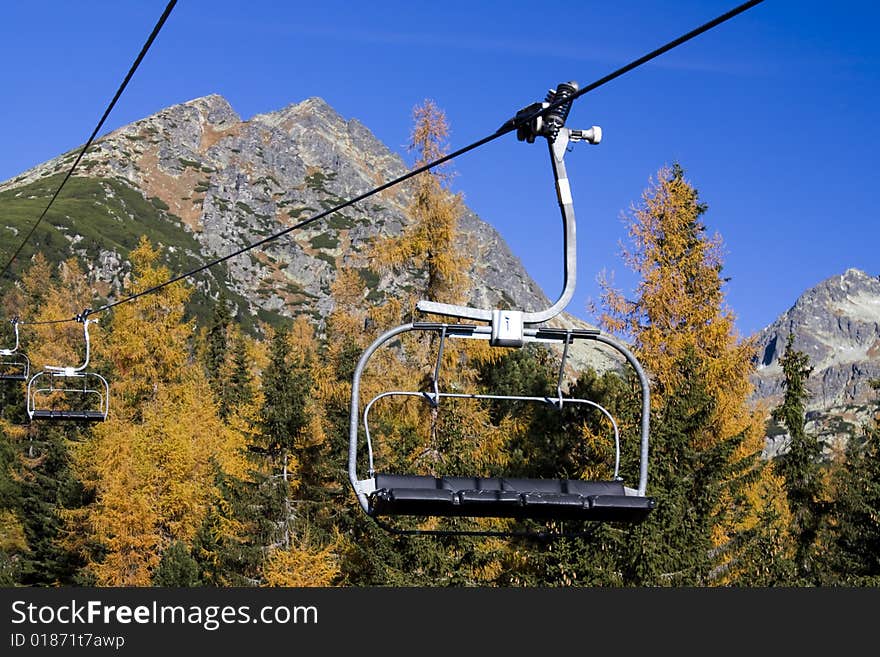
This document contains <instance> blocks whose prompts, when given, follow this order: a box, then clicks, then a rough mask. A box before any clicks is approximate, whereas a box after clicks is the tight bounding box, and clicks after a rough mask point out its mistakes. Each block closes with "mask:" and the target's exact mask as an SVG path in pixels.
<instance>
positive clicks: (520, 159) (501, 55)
mask: <svg viewBox="0 0 880 657" xmlns="http://www.w3.org/2000/svg"><path fill="white" fill-rule="evenodd" d="M166 4H167V0H127V1H124V2H119V1H118V0H115V1H109V0H83V1H82V2H77V3H70V2H61V1H60V0H53V1H49V2H36V1H29V2H24V1H23V0H9V1H8V2H5V3H4V20H3V22H2V24H0V58H2V61H3V62H4V66H3V73H4V75H3V77H4V98H3V102H2V103H0V143H2V145H3V147H2V149H0V180H5V179H8V178H11V177H13V176H15V175H17V174H18V173H20V172H21V171H23V170H25V169H27V168H29V167H31V166H33V165H35V164H38V163H40V162H42V161H45V160H47V159H49V158H51V157H53V156H55V155H57V154H59V153H61V152H64V151H67V150H70V149H72V148H75V147H76V146H78V145H81V144H83V143H84V142H85V141H86V139H87V138H88V136H89V134H90V133H91V131H92V130H93V128H94V126H95V125H96V123H97V121H98V119H99V118H100V116H101V113H102V112H103V110H104V108H105V107H106V105H107V103H108V102H109V100H110V99H111V97H112V96H113V93H114V92H115V91H116V89H117V87H118V86H119V84H120V82H121V81H122V79H123V77H124V76H125V74H126V72H127V71H128V69H129V67H130V66H131V63H132V62H133V61H134V58H135V57H136V55H137V53H138V52H139V50H140V48H141V46H142V45H143V43H144V41H145V40H146V38H147V36H148V34H149V33H150V31H151V29H152V28H153V25H154V24H155V23H156V20H157V19H158V18H159V16H160V15H161V13H162V11H163V10H164V8H165V6H166ZM738 4H739V2H737V1H736V0H733V1H726V2H722V1H716V0H704V1H700V2H698V1H694V0H678V1H676V2H668V1H661V0H642V1H636V0H633V1H626V0H625V1H623V2H594V1H588V0H581V1H578V2H566V1H558V2H554V3H544V4H541V3H535V2H525V1H522V0H507V1H506V2H504V3H495V2H479V1H476V0H470V1H469V2H464V1H461V0H447V1H445V2H443V3H437V2H421V1H418V0H407V1H405V2H398V1H396V0H395V1H389V2H375V3H352V2H339V1H337V0H324V1H323V2H320V3H301V2H277V1H272V0H249V1H248V2H233V1H231V0H230V1H226V0H211V1H208V0H179V1H178V3H177V5H176V7H175V8H174V10H173V11H172V13H171V16H170V17H169V19H168V22H167V23H166V25H165V26H164V28H163V29H162V32H161V33H160V35H159V37H158V39H157V40H156V42H155V43H154V44H153V46H152V48H151V50H150V52H149V54H148V55H147V57H146V59H145V60H144V62H143V63H142V64H141V66H140V68H139V69H138V71H137V72H136V73H135V76H134V78H133V79H132V81H131V83H130V84H129V85H128V88H127V89H126V91H125V93H124V94H123V95H122V97H121V99H120V101H119V102H118V104H117V106H116V108H115V109H114V111H113V112H112V113H111V115H110V117H109V119H108V122H107V123H106V124H105V128H104V130H103V131H102V133H101V134H104V133H106V132H109V131H110V130H112V129H114V128H117V127H119V126H121V125H124V124H126V123H129V122H131V121H134V120H137V119H139V118H142V117H144V116H147V115H149V114H151V113H153V112H156V111H158V110H160V109H162V108H163V107H166V106H168V105H172V104H175V103H180V102H184V101H187V100H190V99H192V98H196V97H198V96H203V95H206V94H210V93H219V94H221V95H223V96H224V97H225V98H226V99H227V100H229V102H230V103H231V104H232V106H233V108H234V109H235V110H236V111H237V112H238V113H239V114H240V115H241V116H242V118H249V117H251V116H253V115H254V114H257V113H262V112H268V111H272V110H276V109H280V108H282V107H285V106H286V105H289V104H291V103H295V102H299V101H301V100H304V99H306V98H308V97H311V96H320V97H322V98H324V99H325V100H326V101H327V102H328V103H330V105H332V106H333V107H334V108H335V109H336V110H337V111H338V112H339V113H340V114H342V115H343V116H344V117H346V118H355V119H358V120H359V121H361V122H362V123H364V124H365V125H366V126H367V127H368V128H370V129H371V130H372V131H373V132H374V133H375V134H376V136H377V137H378V138H379V139H380V140H381V141H383V142H384V143H385V144H387V145H388V146H389V147H390V148H391V149H392V150H394V151H397V152H399V153H400V154H401V155H402V156H403V157H404V158H405V159H406V160H407V161H410V158H409V156H408V154H407V153H406V150H405V144H406V142H407V138H408V134H409V130H410V127H411V112H412V108H413V107H414V106H415V105H417V104H419V103H420V102H422V101H423V100H424V99H426V98H431V99H433V100H434V101H435V102H436V103H437V104H438V105H439V106H440V107H441V108H442V109H443V110H444V111H445V112H446V114H447V117H448V120H449V123H450V126H451V135H450V146H451V147H452V149H456V148H459V147H461V146H465V145H467V144H469V143H471V142H473V141H476V140H477V139H480V138H482V137H484V136H486V135H488V134H491V133H492V132H494V130H496V129H497V128H498V127H499V126H500V125H501V123H503V122H504V121H505V120H506V119H508V118H510V117H511V116H513V114H515V113H516V111H517V110H518V109H519V108H521V107H523V106H525V105H528V104H529V103H531V102H534V101H537V100H541V99H542V98H543V96H544V94H545V92H546V91H547V89H548V88H550V87H555V86H556V84H558V83H559V82H563V81H568V80H575V81H577V82H579V83H580V84H581V85H582V86H584V85H586V84H588V83H590V82H592V81H594V80H596V79H599V78H601V77H602V76H604V75H606V74H607V73H609V72H611V71H613V70H615V69H617V68H619V67H620V66H622V65H624V64H626V63H628V62H629V61H631V60H633V59H636V58H637V57H639V56H641V55H643V54H645V53H647V52H648V51H650V50H653V49H654V48H656V47H658V46H660V45H662V44H664V43H666V42H667V41H670V40H672V39H673V38H675V37H677V36H679V35H681V34H683V33H685V32H687V31H689V30H691V29H693V28H694V27H696V26H698V25H701V24H703V23H705V22H706V21H708V20H710V19H712V18H714V17H715V16H717V15H719V14H722V13H724V12H725V11H727V10H728V9H731V8H732V7H734V6H736V5H738ZM878 22H880V5H878V4H876V3H873V2H865V1H861V0H854V1H852V2H846V3H827V2H825V3H820V2H814V1H812V0H803V1H794V0H789V1H786V0H765V1H764V2H763V3H761V4H759V5H757V6H756V7H754V8H752V9H749V10H748V11H746V12H745V13H743V14H741V15H740V16H738V17H736V18H733V19H732V20H731V21H728V22H727V23H724V24H722V25H721V26H719V27H716V28H714V29H713V30H710V31H709V32H707V33H705V34H703V35H702V36H699V37H697V38H696V39H695V40H693V41H691V42H689V43H687V44H685V45H683V46H681V47H679V48H677V49H676V50H674V51H672V52H670V53H667V54H665V55H663V56H662V57H661V58H659V59H657V60H655V61H654V62H652V63H649V64H647V65H645V66H643V67H641V68H639V69H637V70H635V71H632V72H630V73H628V74H626V75H625V76H623V77H621V78H618V79H617V80H615V81H613V82H611V83H609V84H608V85H605V86H604V87H602V88H600V89H598V90H596V91H594V92H592V93H590V94H586V95H584V96H583V97H581V98H580V99H579V100H578V101H577V102H576V103H575V105H574V108H573V109H572V111H571V114H570V116H569V122H568V125H569V126H570V127H573V128H579V127H589V126H591V125H600V126H601V127H602V128H603V132H604V139H603V142H602V144H600V145H598V146H587V145H584V144H579V145H577V146H576V147H575V148H574V150H573V151H572V152H571V153H570V154H569V155H568V156H567V157H566V163H567V166H568V171H569V176H570V179H571V183H572V192H573V195H574V200H575V210H576V214H577V221H578V246H579V248H578V268H579V276H578V286H577V291H576V294H575V298H574V300H573V301H572V302H571V304H570V305H569V308H568V310H569V311H570V312H572V313H573V314H575V315H577V316H580V317H582V318H584V319H587V320H588V321H591V320H592V319H593V318H592V317H591V315H590V313H589V311H588V310H587V302H588V300H589V299H594V298H596V296H597V294H598V288H597V285H596V274H597V273H598V272H599V271H601V270H606V271H608V272H613V273H614V276H615V280H616V282H617V284H618V285H619V286H620V287H622V288H623V289H624V290H627V291H628V290H629V289H630V288H631V286H632V285H633V283H634V280H633V278H632V276H631V274H630V273H629V272H628V270H627V269H626V267H625V266H624V264H623V263H622V261H621V258H620V248H619V245H620V243H621V241H622V240H625V239H626V228H625V224H624V222H623V220H622V216H623V214H624V213H625V211H626V210H627V209H628V208H629V207H630V206H631V205H632V204H633V203H635V202H638V200H639V197H640V195H641V193H642V191H643V190H644V188H645V187H646V186H647V185H648V184H649V179H650V178H651V177H652V176H654V175H655V174H656V172H657V170H658V169H659V168H661V167H662V166H664V165H667V164H671V163H673V162H679V163H680V164H681V165H682V166H683V167H684V169H685V171H686V175H687V177H688V179H689V180H690V181H691V182H692V183H693V184H694V186H695V187H697V189H699V191H700V194H701V197H702V199H703V200H704V201H705V202H706V203H707V204H708V206H709V211H708V213H707V214H706V216H705V220H706V224H707V226H708V227H709V229H710V230H711V231H717V232H718V233H719V234H720V235H721V237H722V239H723V241H724V254H725V256H724V260H725V275H726V276H729V277H731V281H730V282H729V283H728V284H727V286H726V303H727V305H728V306H729V307H730V308H731V310H732V311H733V313H734V314H735V316H736V318H737V327H738V329H739V331H740V332H741V333H742V334H743V335H749V334H750V333H752V332H753V331H756V330H759V329H760V328H762V327H763V326H766V325H767V324H769V323H770V322H772V321H773V320H774V319H775V318H776V317H777V316H778V315H779V314H780V313H782V312H784V311H785V310H787V309H788V308H789V307H790V306H791V304H792V303H793V302H794V301H795V299H796V298H797V297H798V295H799V294H800V293H801V292H803V291H804V290H806V289H807V288H809V287H811V286H813V285H815V284H816V283H818V282H820V281H821V280H823V279H825V278H827V277H829V276H833V275H835V274H839V273H842V272H843V271H845V270H846V269H847V268H849V267H856V268H859V269H863V270H865V271H867V272H868V273H869V274H872V275H878V274H880V256H878V244H880V217H878V211H877V204H876V203H875V194H876V190H877V189H878V188H880V186H878V184H877V180H878V173H880V172H878V155H877V154H878V153H880V128H878V121H877V117H878V112H877V109H876V108H877V107H878V101H880V93H878V88H880V87H878V83H880V45H878V44H880V41H878V39H877V38H876V26H877V24H878ZM453 168H454V170H455V172H456V174H457V176H456V178H455V181H454V187H455V189H456V191H460V192H461V193H462V194H463V195H464V198H465V202H466V203H467V204H468V205H469V206H470V207H471V208H472V209H473V210H475V211H476V212H477V213H478V214H479V215H480V216H481V217H482V218H483V219H484V220H486V221H488V222H490V223H491V224H493V225H494V226H495V227H496V228H497V229H498V230H499V231H500V233H501V234H502V235H503V236H504V238H505V239H506V241H507V242H508V244H509V245H510V247H511V249H512V250H513V251H514V253H515V254H516V255H517V256H519V257H520V259H521V260H522V261H523V264H524V265H525V266H526V268H527V270H528V271H529V273H530V274H531V275H532V276H533V277H534V278H535V279H536V280H537V281H538V283H539V284H540V285H541V287H542V288H543V289H544V290H545V292H546V293H547V294H548V296H550V297H551V298H554V299H555V298H556V295H557V294H558V292H559V289H560V287H561V283H562V265H561V244H562V242H561V228H560V224H561V221H560V218H559V211H558V207H557V205H556V199H555V195H554V192H553V189H552V185H551V183H552V175H551V171H550V167H549V161H548V156H547V152H546V147H545V146H544V145H543V144H542V143H536V144H531V145H529V144H525V143H522V142H518V141H517V140H516V138H515V136H513V135H508V136H506V137H505V138H502V139H499V140H496V141H494V142H492V143H490V144H488V145H487V146H484V147H482V148H480V149H478V150H476V151H474V152H471V153H469V154H467V155H464V156H462V157H461V158H458V159H456V160H455V161H454V163H453ZM35 219H36V218H35ZM292 238H293V239H295V236H293V237H292ZM285 239H286V238H285ZM5 246H6V245H4V247H5ZM4 250H5V249H4Z"/></svg>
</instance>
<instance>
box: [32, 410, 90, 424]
mask: <svg viewBox="0 0 880 657" xmlns="http://www.w3.org/2000/svg"><path fill="white" fill-rule="evenodd" d="M31 418H33V419H34V420H70V421H74V422H102V421H104V420H106V419H107V416H106V415H104V413H103V412H102V411H72V410H61V411H59V410H46V409H36V410H34V411H33V413H31Z"/></svg>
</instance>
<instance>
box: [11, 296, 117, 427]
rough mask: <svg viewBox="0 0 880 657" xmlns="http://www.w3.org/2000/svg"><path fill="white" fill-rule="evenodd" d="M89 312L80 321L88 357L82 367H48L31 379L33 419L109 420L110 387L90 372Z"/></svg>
mask: <svg viewBox="0 0 880 657" xmlns="http://www.w3.org/2000/svg"><path fill="white" fill-rule="evenodd" d="M89 312H90V311H89V310H86V311H85V312H83V313H82V314H81V315H79V316H77V318H76V321H78V322H80V323H81V324H82V325H83V335H84V336H85V343H86V354H85V360H84V361H83V364H82V365H80V366H78V367H73V366H66V367H65V366H58V365H47V366H45V367H44V368H43V370H42V371H41V372H37V373H36V374H34V376H33V377H31V379H30V381H28V385H27V412H28V416H29V417H30V418H31V420H57V421H74V422H101V421H103V420H106V419H107V407H108V403H109V400H110V386H109V384H108V383H107V380H106V379H105V378H104V377H103V376H101V375H100V374H97V373H95V372H87V371H86V367H88V365H89V353H90V341H89V324H94V323H95V322H97V320H95V319H89V318H88V313H89Z"/></svg>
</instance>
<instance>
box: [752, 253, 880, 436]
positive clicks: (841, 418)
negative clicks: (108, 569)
mask: <svg viewBox="0 0 880 657" xmlns="http://www.w3.org/2000/svg"><path fill="white" fill-rule="evenodd" d="M790 334H794V342H793V346H794V348H795V349H797V350H799V351H802V352H804V353H805V354H807V356H809V359H810V364H811V366H812V367H813V372H812V373H811V375H810V377H809V379H808V381H807V387H808V390H809V391H810V398H809V399H808V402H807V409H808V416H807V418H808V430H811V431H814V432H816V433H817V434H819V435H820V436H822V437H823V439H824V440H825V442H826V443H827V444H828V446H829V447H830V446H832V445H834V444H837V443H840V442H842V441H843V440H845V437H846V436H847V435H848V434H851V433H852V432H853V431H858V430H859V428H860V426H861V425H863V424H864V423H865V422H866V421H868V420H869V419H870V417H871V415H872V413H873V411H872V407H873V403H874V395H875V393H874V391H873V390H872V388H871V387H870V385H869V384H870V381H872V380H874V379H880V277H878V276H872V275H870V274H868V273H867V272H864V271H861V270H859V269H853V268H851V269H848V270H846V271H845V272H844V273H842V274H839V275H836V276H832V277H830V278H828V279H826V280H824V281H822V282H820V283H818V284H817V285H815V286H814V287H812V288H810V289H809V290H807V291H805V292H804V293H803V294H802V295H801V296H800V297H799V298H798V299H797V301H796V302H795V303H794V305H793V306H792V307H791V308H790V309H789V310H787V311H786V312H784V313H783V314H782V315H780V316H779V317H778V318H777V319H776V320H775V321H774V322H773V323H772V324H770V325H769V326H767V327H766V328H764V329H763V330H762V331H760V332H758V333H757V334H756V336H755V340H756V344H757V351H756V354H755V360H756V363H757V370H756V372H755V374H754V376H753V383H754V384H755V393H754V399H755V400H759V401H762V402H763V403H765V404H766V405H768V406H770V407H772V406H774V405H776V404H778V403H779V401H780V400H781V397H782V394H783V392H784V389H783V374H782V367H781V365H780V364H779V359H780V357H781V356H782V355H783V353H784V351H785V346H786V344H787V341H788V336H789V335H790ZM783 443H784V432H783V431H782V430H781V429H780V430H777V431H775V432H774V431H771V435H770V436H769V447H768V449H769V451H771V452H774V453H775V452H776V451H778V449H779V448H780V446H781V445H782V444H783Z"/></svg>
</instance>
